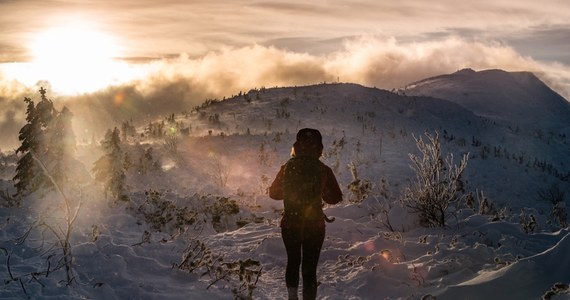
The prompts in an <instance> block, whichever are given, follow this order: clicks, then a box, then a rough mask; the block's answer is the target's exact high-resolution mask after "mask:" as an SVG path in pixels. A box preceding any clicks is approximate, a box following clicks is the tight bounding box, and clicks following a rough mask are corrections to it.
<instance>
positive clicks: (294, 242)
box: [281, 226, 325, 300]
mask: <svg viewBox="0 0 570 300" xmlns="http://www.w3.org/2000/svg"><path fill="white" fill-rule="evenodd" d="M281 236H282V237H283V243H284V244H285V250H286V251H287V270H286V271H285V282H286V284H287V287H298V286H299V266H301V265H302V268H301V270H302V271H301V272H302V274H303V300H308V299H315V298H316V296H317V264H318V263H319V256H320V254H321V247H322V246H323V241H324V240H325V227H324V226H316V227H307V228H305V229H302V228H284V227H282V228H281Z"/></svg>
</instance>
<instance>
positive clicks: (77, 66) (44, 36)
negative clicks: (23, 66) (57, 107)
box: [25, 22, 129, 94]
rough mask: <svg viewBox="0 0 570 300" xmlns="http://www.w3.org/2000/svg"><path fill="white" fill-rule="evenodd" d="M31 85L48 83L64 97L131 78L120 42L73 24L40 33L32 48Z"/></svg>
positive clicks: (102, 33) (92, 29)
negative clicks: (40, 82)
mask: <svg viewBox="0 0 570 300" xmlns="http://www.w3.org/2000/svg"><path fill="white" fill-rule="evenodd" d="M29 50H30V52H31V54H32V62H31V63H30V66H29V68H28V72H26V73H27V76H25V77H27V78H25V80H27V81H28V83H35V82H30V81H38V80H47V81H49V82H50V84H51V86H52V89H53V90H55V91H57V92H60V93H64V94H77V93H85V92H92V91H95V90H97V89H101V88H103V87H106V86H108V85H110V84H114V83H119V82H120V81H122V80H124V79H125V78H126V77H128V75H127V74H128V72H129V71H128V66H127V64H126V63H121V62H119V61H117V60H116V58H117V57H120V56H121V51H120V50H121V49H120V47H119V45H118V43H117V39H116V38H115V37H113V36H111V35H108V34H106V33H104V32H102V31H99V30H97V29H96V28H95V27H94V26H88V25H87V24H83V23H77V22H75V23H70V24H64V25H62V26H57V27H52V28H49V29H46V30H45V31H43V32H38V33H37V34H36V35H35V38H33V40H32V42H31V43H30V44H29Z"/></svg>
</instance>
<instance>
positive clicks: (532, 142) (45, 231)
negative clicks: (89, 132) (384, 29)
mask: <svg viewBox="0 0 570 300" xmlns="http://www.w3.org/2000/svg"><path fill="white" fill-rule="evenodd" d="M479 75H480V76H479ZM506 78H510V79H506ZM501 86H502V87H504V88H501ZM423 95H425V96H423ZM515 99H516V101H519V102H515ZM522 104H524V105H522ZM539 108H540V109H539ZM565 110H566V111H567V110H568V103H567V102H565V100H564V99H563V98H561V97H559V96H558V95H556V94H554V95H553V93H552V91H551V90H550V89H548V88H547V87H546V86H545V85H544V84H543V83H541V82H539V81H538V79H536V77H534V75H532V74H528V73H506V72H503V71H497V70H493V71H485V72H477V73H475V72H473V71H468V70H464V71H460V72H458V73H455V74H452V75H444V76H441V77H435V78H431V79H426V80H425V81H420V82H418V83H415V84H414V85H411V86H408V87H407V89H405V90H404V91H403V93H391V92H389V91H385V90H379V89H375V88H368V87H363V86H360V85H356V84H345V83H334V84H319V85H313V86H303V87H286V88H255V89H252V90H250V91H248V92H246V93H240V94H239V95H237V96H232V97H229V98H228V99H224V100H215V99H214V100H208V101H206V102H205V103H204V104H203V105H201V106H200V107H195V108H188V110H186V111H179V112H172V115H169V116H166V117H165V118H164V119H162V120H156V121H155V122H151V123H149V124H147V125H145V126H143V127H140V128H134V127H129V126H132V125H129V124H128V123H127V124H126V125H125V123H124V124H123V125H124V126H123V127H121V128H120V129H121V131H122V132H123V134H124V135H123V136H122V141H121V149H122V151H124V152H125V156H127V157H129V159H128V160H125V165H128V168H127V170H126V173H125V174H126V186H125V191H126V196H127V197H128V199H129V200H128V201H115V200H113V199H112V197H111V196H109V195H106V194H105V193H104V192H103V189H102V188H101V185H100V184H99V183H97V182H95V181H93V180H91V179H90V178H88V177H86V178H84V179H83V180H79V179H78V178H79V175H77V176H75V179H76V180H75V181H74V182H72V183H69V185H68V186H66V187H64V193H65V194H66V195H67V196H68V197H69V198H70V199H72V200H71V201H68V202H67V205H65V204H64V201H63V200H62V196H61V195H60V194H58V193H56V192H55V191H43V192H42V191H38V192H36V193H34V194H32V195H30V196H28V197H25V198H23V199H22V204H21V207H20V208H13V207H12V208H8V207H4V208H0V230H1V232H0V250H1V251H0V252H1V253H3V254H4V255H2V256H0V257H1V258H2V259H1V260H0V265H3V266H4V268H5V271H4V270H3V271H2V273H1V274H3V275H2V280H3V282H4V283H3V286H2V288H1V289H0V297H1V298H3V299H5V298H7V299H10V298H11V299H20V298H34V299H35V298H54V299H55V298H58V299H59V298H73V299H75V298H82V299H198V298H202V299H231V298H232V297H235V298H240V297H242V298H246V299H247V298H248V297H249V296H250V292H251V298H253V299H285V296H286V291H285V287H284V286H285V284H284V272H285V270H284V268H285V263H286V257H285V250H284V247H283V244H282V241H281V238H280V231H279V227H278V223H279V222H278V221H279V218H280V213H281V211H282V207H283V206H282V203H281V202H277V201H273V200H271V199H269V197H268V196H267V195H266V194H265V190H266V188H267V187H268V185H269V184H270V183H271V181H272V180H273V178H274V176H275V174H276V173H277V171H278V170H279V167H280V165H281V164H283V163H284V162H285V161H286V160H287V159H288V158H289V153H290V149H291V146H292V144H293V142H294V138H295V133H296V132H297V130H299V129H301V128H304V127H313V128H317V129H319V130H320V131H321V133H322V134H323V143H324V146H325V150H324V151H325V153H324V155H323V158H322V160H323V162H325V163H326V164H327V165H329V166H330V167H331V168H332V169H333V171H334V173H335V175H336V176H337V178H338V181H339V183H340V185H341V189H342V190H343V193H344V198H345V200H344V201H343V202H342V203H341V204H339V205H335V206H330V207H326V209H325V211H326V213H327V215H329V216H334V217H335V218H336V221H335V222H334V223H331V224H328V225H327V238H326V240H325V243H324V246H323V251H322V254H321V260H320V263H319V269H318V277H319V281H320V283H321V284H320V286H319V298H321V299H435V298H436V297H437V299H481V298H485V299H538V298H540V297H541V296H543V295H546V294H547V293H550V294H551V295H552V296H551V298H549V299H569V298H570V290H569V288H568V284H570V272H568V271H567V270H568V269H570V261H569V260H568V255H567V253H568V251H570V235H569V234H570V233H569V230H568V228H567V227H566V228H563V227H565V226H564V224H560V223H559V219H556V218H555V216H554V215H553V214H552V213H553V203H551V202H549V201H548V199H544V197H541V196H539V195H540V194H541V193H542V194H543V195H544V193H545V192H548V191H553V187H559V188H560V189H561V190H562V191H563V192H565V193H566V198H565V200H564V201H563V202H562V203H559V204H558V207H559V208H564V207H565V206H564V204H566V206H567V204H568V194H570V189H569V186H570V185H569V183H568V182H569V180H570V167H569V166H568V161H567V157H568V153H569V150H570V138H569V137H568V134H569V132H568V128H570V118H568V116H570V114H565ZM523 117H524V118H523ZM136 118H137V116H133V119H136ZM141 118H143V119H144V116H141ZM521 118H522V119H521ZM529 119H533V120H540V121H532V122H531V121H528V122H527V121H526V120H529ZM543 120H544V123H543ZM426 131H427V132H428V134H429V133H431V134H433V133H435V132H438V133H439V140H440V142H441V145H442V148H443V150H444V152H445V154H448V153H451V154H453V155H454V158H455V159H454V161H455V162H458V161H459V159H460V158H461V157H462V156H463V155H466V156H467V157H468V158H469V161H468V165H467V169H466V171H465V174H464V177H463V180H464V182H465V187H464V189H465V193H466V194H468V193H471V194H472V195H474V196H475V200H476V203H475V206H471V207H470V206H469V205H468V204H467V203H466V202H465V201H461V203H458V206H457V208H456V209H454V211H453V214H452V215H451V217H450V218H449V219H448V222H447V224H446V226H445V227H441V228H439V227H438V228H435V227H431V228H425V227H422V226H420V225H419V221H418V219H417V216H416V215H414V214H411V213H409V212H407V211H406V208H404V207H402V205H401V202H400V199H401V195H402V193H403V191H404V190H405V189H406V188H407V187H408V186H409V185H410V183H411V182H413V181H414V180H415V179H414V178H415V177H414V170H413V169H412V168H410V164H411V161H410V158H409V155H408V154H409V153H413V154H419V151H418V148H417V146H416V142H415V140H414V137H416V138H419V137H425V135H424V132H426ZM102 154H103V151H102V149H101V146H100V145H99V143H91V144H85V145H79V146H78V149H77V157H76V159H77V161H79V162H80V165H82V166H78V167H75V170H76V173H75V174H85V173H87V171H88V170H91V168H92V167H93V163H94V162H95V161H96V160H97V159H98V158H99V157H100V156H101V155H102ZM1 158H2V161H1V166H2V168H1V169H0V171H1V178H2V182H1V183H2V187H1V190H2V191H4V192H2V194H0V195H1V196H2V198H3V200H7V199H10V196H9V195H10V194H12V193H13V192H14V191H13V187H12V182H11V181H10V179H11V178H12V177H13V174H14V168H15V161H16V159H17V157H16V156H15V155H13V154H11V153H6V154H4V155H2V157H1ZM79 169H81V170H79ZM77 170H79V171H77ZM80 171H81V172H80ZM355 181H358V182H361V183H367V185H365V186H361V187H363V190H361V191H363V193H361V194H358V193H357V191H355V190H353V189H349V187H348V186H349V184H350V183H353V182H355ZM358 196H362V197H363V199H362V198H358ZM484 199H485V203H490V204H491V205H492V208H490V207H486V208H485V209H482V208H481V207H480V205H481V204H482V203H483V200H484ZM1 200H2V199H0V201H1ZM12 200H14V199H12ZM4 202H5V201H4ZM3 206H6V205H3ZM66 207H71V208H72V209H71V210H70V211H75V209H78V215H77V219H76V220H77V221H76V222H75V223H74V224H73V226H72V228H71V229H72V230H70V231H69V232H70V238H69V244H70V245H71V246H70V249H71V252H72V254H73V264H72V265H73V270H72V271H71V272H66V270H65V268H64V267H61V268H59V269H55V266H58V265H59V266H62V265H61V262H62V260H63V258H64V257H65V255H62V254H61V251H62V250H61V249H62V248H65V247H64V246H63V244H62V243H61V241H62V238H61V235H57V234H54V232H66V228H69V227H66V224H68V223H66V222H67V220H69V210H68V212H67V213H66V209H65V208H66ZM30 229H31V230H30ZM58 236H59V238H58ZM64 240H65V239H64ZM46 270H49V271H48V272H46ZM69 275H71V277H72V278H73V279H72V280H71V282H72V283H71V285H69V286H68V285H67V282H69V281H70V280H69V277H67V278H66V276H69ZM549 291H550V292H549ZM429 295H431V298H430V296H429Z"/></svg>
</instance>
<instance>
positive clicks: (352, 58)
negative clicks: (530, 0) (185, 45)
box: [0, 36, 570, 139]
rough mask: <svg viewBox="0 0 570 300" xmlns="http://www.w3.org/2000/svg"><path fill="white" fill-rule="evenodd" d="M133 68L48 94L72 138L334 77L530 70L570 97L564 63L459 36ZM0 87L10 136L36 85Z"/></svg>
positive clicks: (391, 81)
mask: <svg viewBox="0 0 570 300" xmlns="http://www.w3.org/2000/svg"><path fill="white" fill-rule="evenodd" d="M134 67H135V68H137V72H136V74H137V76H138V77H137V78H136V79H134V80H132V81H130V82H129V83H126V84H123V85H120V86H113V87H108V88H106V89H104V90H101V91H99V92H96V93H91V94H85V95H79V96H62V95H52V98H53V99H54V101H55V102H56V106H57V105H59V107H61V106H62V105H67V106H69V108H70V109H71V111H72V112H73V113H74V115H75V120H76V121H75V124H76V125H77V128H78V129H77V130H78V132H77V134H78V136H82V135H83V136H85V135H88V136H86V137H85V138H87V139H90V138H91V135H92V134H94V133H97V135H98V136H101V134H102V133H101V132H104V130H106V129H107V128H110V127H112V126H115V125H117V126H118V125H120V123H121V122H122V121H126V120H129V119H131V118H132V119H133V120H134V121H135V122H138V123H139V124H144V122H148V121H151V120H155V119H156V118H158V117H159V116H166V115H168V114H171V113H178V112H181V111H183V110H190V109H191V108H192V107H194V106H196V105H199V104H200V103H202V102H203V101H204V100H205V99H207V98H217V99H222V98H224V97H230V96H231V95H235V94H238V93H239V92H240V91H242V92H246V91H248V90H249V89H252V88H260V87H274V86H295V85H307V84H315V83H321V82H324V81H326V82H332V81H337V80H340V81H342V82H353V83H359V84H363V85H366V86H375V87H378V88H384V89H392V88H398V87H402V86H404V85H406V84H409V83H411V82H414V81H417V80H421V79H424V78H426V77H430V76H435V75H440V74H446V73H451V72H455V71H457V70H459V69H462V68H466V67H470V68H473V69H475V70H482V69H494V68H498V69H504V70H507V71H532V72H535V73H536V74H537V75H538V76H539V77H541V79H543V80H544V81H545V82H547V83H548V84H549V85H550V86H551V87H552V88H554V89H555V90H556V91H558V92H559V93H560V94H562V95H563V96H565V97H566V98H567V99H570V88H569V87H570V68H569V67H568V66H566V65H564V64H560V63H551V64H544V63H540V62H537V61H535V60H533V59H532V58H530V57H525V56H522V55H520V54H519V53H517V52H516V51H515V50H514V49H513V48H511V47H509V46H507V45H505V44H502V43H500V42H485V41H474V40H465V39H462V38H460V37H447V38H441V39H439V40H436V41H434V40H431V41H420V42H400V41H398V40H397V39H396V38H380V37H375V36H365V37H359V38H351V39H347V40H345V42H344V45H343V47H342V49H341V50H339V51H336V52H332V53H329V54H323V55H313V54H309V53H303V52H293V51H287V50H283V49H278V48H276V47H272V46H262V45H251V46H246V47H226V48H224V49H222V50H220V51H212V52H209V53H207V54H206V55H204V56H201V57H190V56H188V55H180V56H178V57H176V58H169V59H162V60H155V61H151V62H147V63H142V64H136V65H134ZM2 82H6V81H4V80H3V81H2ZM3 84H4V86H3V87H0V94H1V95H0V97H2V98H1V99H2V102H0V105H1V106H2V111H3V112H6V113H5V114H4V116H3V117H2V118H1V119H0V128H6V130H11V131H12V132H14V128H19V127H20V126H21V125H22V124H23V112H22V109H23V108H22V105H21V102H22V101H21V100H22V99H23V96H24V95H26V94H25V93H28V94H27V95H26V96H32V97H35V96H37V95H36V94H37V88H38V87H37V86H36V87H34V88H25V87H21V86H19V85H17V84H16V83H12V85H11V87H6V86H5V83H3ZM30 91H32V93H31V94H30ZM8 99H14V100H8ZM18 103H19V104H18ZM8 111H10V113H8ZM13 134H14V136H16V135H15V133H13Z"/></svg>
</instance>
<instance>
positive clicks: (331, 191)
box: [322, 166, 342, 204]
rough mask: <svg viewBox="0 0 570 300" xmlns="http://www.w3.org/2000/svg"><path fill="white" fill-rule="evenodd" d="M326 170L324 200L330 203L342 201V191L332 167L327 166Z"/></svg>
mask: <svg viewBox="0 0 570 300" xmlns="http://www.w3.org/2000/svg"><path fill="white" fill-rule="evenodd" d="M324 170H325V174H324V175H325V176H324V182H323V192H322V197H323V200H324V201H325V202H326V203H328V204H337V203H339V202H341V201H342V191H341V190H340V187H339V185H338V182H337V181H336V177H335V176H334V173H333V171H332V170H331V168H329V167H328V166H325V167H324Z"/></svg>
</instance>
